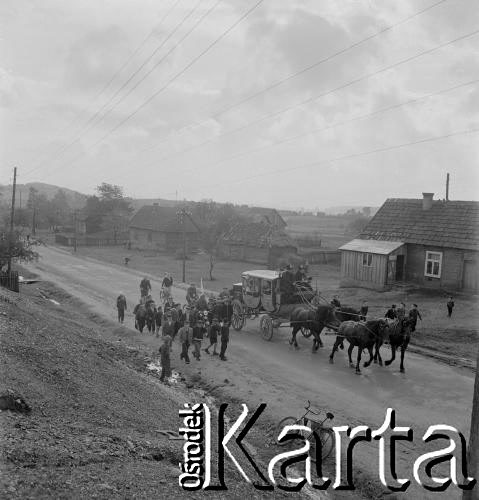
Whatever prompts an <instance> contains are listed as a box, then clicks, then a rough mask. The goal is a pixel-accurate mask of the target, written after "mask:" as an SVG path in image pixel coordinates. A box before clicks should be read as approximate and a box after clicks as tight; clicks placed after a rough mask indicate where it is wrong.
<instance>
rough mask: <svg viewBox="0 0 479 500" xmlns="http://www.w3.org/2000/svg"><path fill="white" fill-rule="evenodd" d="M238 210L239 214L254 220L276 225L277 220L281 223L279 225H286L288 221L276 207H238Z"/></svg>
mask: <svg viewBox="0 0 479 500" xmlns="http://www.w3.org/2000/svg"><path fill="white" fill-rule="evenodd" d="M235 210H236V212H237V213H238V214H239V215H242V216H244V217H248V218H250V219H252V220H254V222H261V221H266V222H268V223H269V224H272V225H274V224H275V222H277V223H279V224H278V225H279V226H284V227H286V226H287V224H286V221H285V220H284V219H283V217H282V216H281V214H280V213H279V212H278V211H277V210H276V209H275V208H265V207H236V209H235Z"/></svg>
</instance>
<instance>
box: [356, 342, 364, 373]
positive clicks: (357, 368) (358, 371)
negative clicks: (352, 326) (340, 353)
mask: <svg viewBox="0 0 479 500" xmlns="http://www.w3.org/2000/svg"><path fill="white" fill-rule="evenodd" d="M362 353H363V350H362V349H361V346H360V345H358V361H357V363H356V373H361V368H359V365H360V364H361V354H362Z"/></svg>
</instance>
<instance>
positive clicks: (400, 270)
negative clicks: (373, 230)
mask: <svg viewBox="0 0 479 500" xmlns="http://www.w3.org/2000/svg"><path fill="white" fill-rule="evenodd" d="M339 250H340V252H341V280H340V286H361V287H364V288H372V289H375V290H384V289H386V288H388V287H390V286H391V285H393V284H394V283H395V282H397V281H401V280H402V279H403V278H404V275H405V256H406V248H405V245H404V242H402V241H381V240H361V239H354V240H352V241H350V242H349V243H346V244H345V245H343V246H342V247H340V248H339Z"/></svg>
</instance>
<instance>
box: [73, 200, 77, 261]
mask: <svg viewBox="0 0 479 500" xmlns="http://www.w3.org/2000/svg"><path fill="white" fill-rule="evenodd" d="M73 230H74V231H75V236H74V238H73V251H74V252H75V253H76V251H77V211H76V209H75V211H74V212H73Z"/></svg>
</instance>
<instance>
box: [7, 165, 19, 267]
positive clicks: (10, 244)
mask: <svg viewBox="0 0 479 500" xmlns="http://www.w3.org/2000/svg"><path fill="white" fill-rule="evenodd" d="M16 189H17V167H14V169H13V190H12V209H11V211H10V238H9V240H8V264H7V271H8V272H10V271H11V270H12V244H13V219H14V217H15V190H16Z"/></svg>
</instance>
